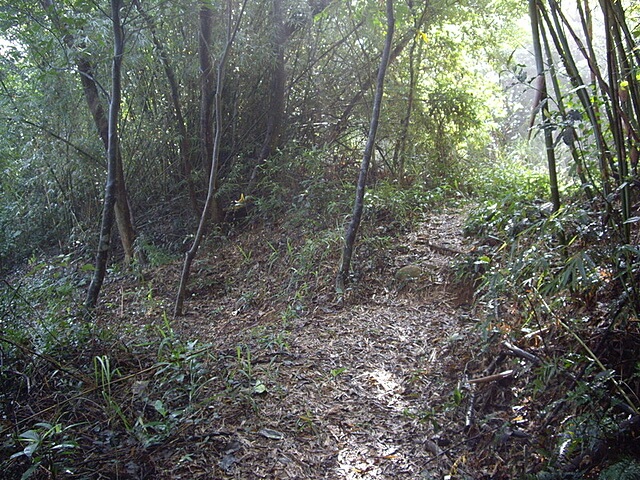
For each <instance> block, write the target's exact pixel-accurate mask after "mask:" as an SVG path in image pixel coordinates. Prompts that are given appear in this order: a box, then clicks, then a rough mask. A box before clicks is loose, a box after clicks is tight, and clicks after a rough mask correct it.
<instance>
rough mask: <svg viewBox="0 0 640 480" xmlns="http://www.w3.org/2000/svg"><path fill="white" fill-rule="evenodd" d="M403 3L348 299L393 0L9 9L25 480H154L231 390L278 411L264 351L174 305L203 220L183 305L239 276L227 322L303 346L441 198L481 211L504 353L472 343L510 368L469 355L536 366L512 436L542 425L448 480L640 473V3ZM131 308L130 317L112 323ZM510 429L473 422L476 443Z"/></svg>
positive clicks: (9, 464) (5, 145)
mask: <svg viewBox="0 0 640 480" xmlns="http://www.w3.org/2000/svg"><path fill="white" fill-rule="evenodd" d="M388 5H391V6H392V7H393V13H394V17H395V22H394V24H395V30H394V35H393V38H392V44H391V47H390V51H389V61H388V64H387V70H386V77H385V78H384V96H383V97H382V104H381V116H380V122H379V126H378V129H377V135H376V136H375V142H374V143H373V144H372V145H373V148H372V152H371V153H372V158H371V163H370V165H369V169H368V172H367V175H366V178H367V190H366V195H365V197H364V216H363V219H362V222H363V224H362V230H361V232H360V234H359V235H360V237H359V240H358V243H357V247H356V253H355V257H354V265H353V271H352V273H351V275H350V276H349V277H348V278H347V284H346V287H347V288H346V290H345V291H344V292H339V295H338V296H339V297H340V298H339V300H340V301H335V302H334V300H335V295H336V292H335V291H334V289H333V282H334V279H335V274H336V269H337V268H338V263H339V259H340V250H341V247H342V237H343V234H344V226H345V224H346V220H347V219H348V218H349V214H350V213H351V208H352V203H353V196H354V193H355V191H356V187H355V182H356V179H357V177H358V172H359V168H360V161H361V159H362V156H363V151H364V150H365V146H366V145H367V140H368V135H369V128H370V120H371V111H372V107H373V105H372V104H373V99H374V92H375V91H376V79H377V78H378V71H379V70H378V69H379V68H380V65H381V62H380V60H381V56H382V53H383V46H384V39H385V33H387V20H388V16H385V9H384V7H383V5H381V2H376V1H368V0H362V1H358V2H341V1H333V2H331V1H328V0H308V1H303V0H269V1H267V0H260V1H254V2H249V1H246V0H245V1H242V0H226V1H220V2H210V1H208V0H198V1H195V0H194V1H188V0H186V1H177V2H164V1H156V0H131V1H128V0H127V1H120V0H112V2H111V3H110V4H109V5H107V3H104V4H101V3H99V2H98V3H95V2H88V1H84V0H74V1H52V0H42V1H40V2H36V3H34V2H26V1H18V2H14V1H12V2H8V1H0V27H1V29H0V31H2V32H4V33H3V34H2V35H1V36H0V51H1V52H2V56H1V57H0V138H2V142H0V167H1V169H2V173H3V175H2V177H1V178H0V182H1V184H2V197H1V198H0V273H1V274H2V275H3V276H4V278H3V284H2V291H1V296H0V412H1V415H2V416H1V418H0V435H1V440H2V443H1V444H0V461H2V465H3V470H4V471H5V472H7V475H9V477H7V478H30V477H31V478H65V477H66V476H67V475H71V473H70V472H76V473H78V472H79V474H80V475H84V476H90V475H91V473H90V472H91V470H90V466H89V465H88V464H87V461H85V460H83V458H82V453H81V452H84V453H85V456H86V455H87V454H88V452H93V453H92V455H95V457H94V458H95V459H96V462H98V463H99V465H101V467H100V469H96V471H98V470H99V471H100V472H102V473H101V474H103V475H106V476H109V475H112V476H113V478H153V472H146V471H144V465H145V462H144V461H142V460H140V458H142V457H144V455H147V453H145V452H147V451H148V450H149V449H152V448H154V447H156V446H158V445H160V446H165V447H166V448H170V445H171V442H172V439H174V438H175V437H176V435H178V434H182V433H184V432H185V431H186V430H187V429H189V428H194V425H196V426H197V425H201V424H204V423H205V422H206V421H208V420H205V412H206V411H207V405H208V404H209V403H211V402H212V399H214V398H215V400H216V401H220V402H221V403H222V404H225V405H231V404H233V405H239V406H240V407H242V408H249V409H255V410H259V406H258V405H257V404H256V402H255V401H254V400H252V397H253V396H254V395H260V394H263V393H264V392H265V388H266V387H265V386H264V385H263V384H262V383H261V382H260V381H259V380H256V376H255V374H254V371H253V369H254V365H253V363H252V358H251V350H250V349H249V347H248V346H246V345H242V344H237V345H236V344H234V343H233V342H234V340H233V338H234V337H233V335H231V334H229V340H228V342H229V348H230V351H231V353H229V352H228V351H227V352H222V351H218V350H216V348H217V347H216V348H214V347H212V346H211V345H206V344H204V345H203V344H201V343H199V342H200V341H202V338H200V339H199V341H196V340H195V338H191V337H189V335H188V331H189V330H188V328H185V329H184V331H185V332H187V333H176V331H177V330H180V331H182V330H183V329H179V328H177V327H176V326H175V325H177V324H176V323H175V320H171V317H172V314H173V312H174V307H173V306H172V305H169V304H167V303H166V302H164V301H161V300H159V298H158V297H159V294H158V289H160V290H163V289H165V290H169V291H170V293H169V295H170V296H172V298H174V296H175V295H176V294H177V293H178V283H177V279H178V277H179V276H178V275H177V274H176V272H175V269H177V268H179V267H178V265H179V264H180V259H181V255H183V254H184V253H185V252H187V251H189V252H192V253H193V254H194V257H193V258H191V259H189V257H187V259H188V261H187V262H185V268H186V267H187V264H189V265H188V266H189V267H190V262H191V260H194V259H196V258H198V257H196V253H197V252H198V246H199V244H200V238H199V234H200V233H203V234H204V236H203V245H204V248H203V250H205V252H201V255H204V258H205V260H203V261H202V262H201V263H200V264H198V265H197V268H194V271H193V272H191V276H190V277H189V276H186V277H185V276H184V274H183V279H184V278H187V279H188V280H189V282H188V285H187V289H186V290H185V291H186V292H187V293H188V295H187V296H186V298H183V299H182V300H184V302H185V307H186V308H187V309H189V308H190V304H189V302H190V301H195V299H196V298H197V297H198V296H199V295H202V294H203V293H202V292H206V291H210V290H211V289H212V288H214V287H215V288H219V289H221V290H223V291H225V292H230V291H232V290H234V289H235V291H236V292H237V291H238V290H241V292H242V293H241V295H240V299H239V300H238V301H237V302H239V303H237V305H236V306H235V308H234V312H237V311H241V310H242V309H243V308H245V306H246V305H254V306H258V305H259V306H260V308H261V309H262V310H264V311H269V312H276V313H275V314H274V315H275V318H276V319H277V320H276V322H275V324H274V325H275V326H273V325H271V326H270V327H269V329H271V328H273V330H269V329H268V330H267V331H261V333H260V335H258V336H257V337H258V338H259V340H258V343H261V345H262V347H264V348H269V349H275V348H277V349H278V352H280V351H284V350H286V347H287V337H288V335H289V334H290V332H289V331H288V325H289V322H290V321H291V320H292V319H293V318H301V317H303V316H304V315H305V313H306V312H307V311H308V307H309V305H310V304H311V303H312V302H313V303H314V304H315V303H326V304H327V305H331V306H332V307H331V308H344V309H348V308H349V306H350V305H358V304H362V303H365V304H366V303H367V301H368V299H370V298H374V296H375V295H374V294H373V293H372V292H374V291H375V292H381V291H385V288H386V286H384V285H383V283H376V282H377V281H376V280H373V278H374V276H375V275H379V274H380V273H381V272H382V271H384V269H385V268H386V266H388V265H389V264H390V263H391V264H392V262H390V260H389V255H390V254H386V253H385V252H397V251H396V250H394V248H395V246H396V245H397V244H398V243H401V242H402V241H403V238H405V236H406V235H407V234H408V233H409V232H411V231H412V230H413V229H415V228H416V226H417V225H418V224H419V223H420V222H423V221H424V220H425V218H429V217H430V216H432V215H433V213H434V212H441V211H444V212H450V213H451V215H452V216H453V215H455V214H459V213H460V212H461V211H465V212H470V213H468V215H467V218H466V226H465V234H466V235H467V236H468V237H469V238H468V240H467V241H468V245H469V246H470V247H469V248H468V249H467V250H465V251H464V252H458V253H459V254H458V255H457V257H456V261H455V265H454V266H453V267H452V268H454V270H455V277H456V282H458V283H457V284H458V285H459V286H460V288H462V286H463V285H467V286H468V285H471V286H472V287H473V289H474V290H475V303H474V306H473V309H472V315H473V316H475V317H476V318H477V319H478V322H477V329H476V333H477V335H478V338H481V339H482V341H481V342H480V344H479V345H474V346H469V348H472V347H473V348H475V349H477V358H484V359H485V360H486V359H487V358H489V359H492V360H493V361H490V362H479V363H478V362H476V363H477V365H476V367H477V372H476V373H481V372H483V373H484V374H485V376H486V377H490V376H492V375H494V374H500V373H499V372H500V370H503V368H504V369H506V365H505V364H507V363H508V360H506V357H507V356H508V355H515V357H516V358H517V359H518V360H517V361H516V362H519V363H517V366H518V368H519V373H518V377H517V383H516V384H515V385H514V386H513V387H512V388H506V389H503V390H502V392H501V394H500V395H502V396H501V397H500V402H502V403H504V404H505V405H510V406H512V407H513V411H512V415H511V418H510V419H508V421H506V422H505V423H504V424H501V425H503V426H504V425H506V424H508V426H509V428H508V431H509V434H508V435H507V436H513V435H515V434H514V432H520V433H522V435H525V434H526V435H528V437H527V438H528V442H529V443H528V444H527V448H524V449H523V450H518V452H515V451H514V450H510V451H509V452H508V453H510V454H512V455H514V462H513V465H514V466H513V469H512V470H509V469H507V468H506V467H503V471H499V472H495V471H494V472H493V473H490V470H491V469H490V468H489V460H486V461H485V459H487V458H488V456H489V454H488V453H487V452H490V451H493V450H492V449H494V448H495V449H496V451H498V450H499V449H500V448H502V443H500V442H499V441H498V440H496V444H490V443H483V444H482V449H483V450H482V451H481V452H479V453H478V460H477V461H476V462H475V464H476V465H477V470H476V472H475V475H478V476H476V477H474V476H473V475H474V473H466V474H465V473H464V472H463V471H462V470H460V471H458V470H456V469H455V468H453V467H452V468H451V470H450V474H451V475H452V476H451V477H450V478H480V475H481V473H480V472H483V473H482V475H485V476H484V477H482V478H516V477H517V476H522V477H525V476H526V475H528V476H529V477H530V478H582V476H591V478H597V477H598V476H600V478H638V476H639V475H640V474H639V472H640V461H638V458H639V456H640V451H638V446H637V445H635V443H634V440H635V439H637V436H638V434H639V433H640V414H639V411H638V409H639V408H640V397H639V396H640V362H639V361H638V357H637V345H638V339H639V335H640V332H639V331H638V309H639V308H640V291H639V290H638V280H639V277H640V250H639V249H638V226H637V225H638V221H639V220H640V213H639V212H638V186H639V185H640V183H639V180H638V172H637V164H638V155H639V154H638V148H639V147H638V144H640V122H639V120H640V70H639V69H640V57H639V56H638V48H637V44H638V35H639V34H640V27H639V25H638V21H639V20H640V11H639V10H638V8H637V6H636V5H635V4H634V3H633V2H600V3H599V4H598V5H591V4H590V3H589V2H587V1H586V0H577V1H576V2H564V3H563V5H562V6H560V5H558V4H557V3H556V2H555V1H551V0H550V1H548V2H546V1H542V0H540V1H535V0H531V1H530V2H529V9H528V10H527V9H526V5H523V4H522V2H517V1H511V0H499V1H488V0H486V1H485V0H479V1H471V0H469V1H466V0H465V1H459V2H451V1H446V0H424V1H422V2H417V1H411V0H407V1H404V0H395V2H391V1H390V0H389V2H388ZM523 25H526V28H524V27H523ZM532 33H533V35H532ZM369 140H371V138H369ZM112 225H113V227H114V228H112ZM196 232H198V234H196ZM112 239H114V240H115V239H117V241H113V242H112ZM254 252H255V253H254ZM199 255H200V254H199ZM254 255H255V257H254ZM254 261H255V262H256V263H255V264H256V265H258V264H259V265H261V268H264V269H265V270H264V271H263V270H260V272H262V273H261V274H260V275H258V274H257V273H256V272H255V271H253V265H254V263H253V262H254ZM216 268H227V270H225V271H216ZM265 272H266V273H265ZM266 274H268V275H269V278H271V281H272V282H273V284H269V281H267V280H265V278H264V275H266ZM160 276H164V278H166V279H167V281H169V280H170V281H171V282H174V281H175V282H176V284H175V285H168V284H167V285H162V282H161V281H160V282H159V281H158V278H159V277H160ZM231 277H233V278H231ZM239 277H242V280H240V279H239ZM105 279H106V280H105ZM103 280H104V281H106V284H104V285H103ZM374 284H375V287H374V286H373V285H374ZM159 285H160V286H159ZM376 289H378V290H376ZM87 290H88V291H89V294H88V295H87ZM183 293H184V292H183ZM165 294H166V291H165ZM164 296H165V297H166V295H164ZM240 300H241V301H240ZM129 305H135V308H136V309H138V310H137V312H138V317H139V319H138V320H137V321H134V322H132V323H127V322H124V321H122V322H120V323H118V322H115V321H108V318H109V316H110V315H112V314H113V312H121V313H122V314H123V315H124V312H125V310H127V311H128V309H129ZM194 308H195V307H194ZM220 308H222V307H220ZM175 312H176V313H178V314H182V305H181V306H180V308H175ZM150 316H153V318H154V319H155V321H154V322H151V321H150V322H149V325H148V326H146V327H145V326H141V325H143V324H144V323H145V321H144V319H145V317H150ZM123 318H124V316H121V318H120V320H122V319H123ZM127 318H128V319H129V320H130V318H129V317H127ZM140 319H142V320H140ZM187 321H188V320H187ZM362 335H363V336H366V335H367V328H366V326H363V330H362ZM265 345H267V346H268V347H267V346H265ZM505 345H506V347H505ZM505 348H506V349H507V351H508V353H507V354H505ZM512 360H513V359H511V361H512ZM225 362H226V363H225ZM222 363H225V365H229V364H232V365H233V366H232V367H228V368H227V370H225V371H224V372H221V371H220V370H219V369H221V368H222V367H221V364H222ZM470 363H471V362H470ZM485 363H486V368H484V367H483V368H482V369H480V368H479V366H478V365H480V364H482V365H485ZM512 363H513V361H512ZM511 370H513V369H511ZM212 372H214V373H212ZM341 373H342V372H340V371H338V370H336V371H332V373H331V375H332V376H333V377H334V378H335V377H337V376H339V375H340V374H341ZM502 373H504V372H502ZM505 375H506V374H505ZM478 376H480V375H478ZM213 378H224V379H225V384H224V389H223V391H222V392H220V391H219V390H217V389H216V387H215V386H214V385H213V383H214V381H213ZM240 378H242V379H243V380H242V381H241V380H239V379H240ZM505 378H506V379H507V381H508V379H509V378H510V377H509V375H506V376H505ZM514 381H515V380H514ZM125 385H126V388H128V389H129V390H127V392H124V391H123V389H124V388H125V387H124V386H125ZM247 389H249V391H247ZM131 392H133V393H131ZM505 392H507V393H505ZM494 393H495V392H494ZM127 395H128V396H127ZM132 395H133V396H132ZM480 396H481V395H480V394H479V393H477V392H476V390H474V389H473V388H472V387H471V386H469V384H468V383H465V382H462V383H461V384H460V386H459V387H455V389H454V390H453V394H452V401H451V403H449V404H447V405H446V406H445V405H441V406H439V407H434V408H436V410H437V412H436V413H431V414H430V415H432V416H433V418H432V416H429V418H427V417H426V416H425V421H430V420H429V419H431V421H433V422H434V424H435V423H436V421H435V420H434V418H436V417H437V416H438V415H440V414H442V415H445V413H446V415H449V413H450V412H451V411H452V410H456V409H458V410H459V411H460V412H463V411H467V412H472V411H473V410H474V409H477V411H478V412H480V410H481V407H480V406H478V405H479V404H480V402H479V398H480ZM484 400H486V402H489V400H487V399H486V398H484ZM491 401H492V402H497V401H498V400H496V399H495V398H493V399H492V400H491ZM498 403H499V402H498ZM240 407H238V408H240ZM438 409H440V410H438ZM207 418H209V417H207ZM494 420H495V419H491V418H488V417H484V418H483V420H482V421H480V420H478V423H477V424H476V425H474V424H473V422H470V424H469V425H468V427H469V430H468V431H465V432H464V434H465V435H467V440H465V441H468V442H473V441H475V440H477V438H479V437H480V434H477V435H475V432H476V431H478V432H481V433H482V434H483V435H484V434H485V433H486V430H485V427H486V428H488V426H491V425H492V422H493V421H494ZM483 421H484V422H485V423H482V422H483ZM199 422H200V423H199ZM222 423H224V422H222ZM525 424H526V425H527V428H525V427H521V426H522V425H525ZM549 424H551V425H553V426H554V427H553V430H550V429H548V428H547V425H549ZM476 429H477V430H476ZM527 429H528V430H527ZM506 430H507V428H506V427H504V429H503V430H502V431H501V432H502V433H501V435H503V437H504V435H506V434H505V433H504V432H505V431H506ZM211 435H214V436H215V435H218V434H211ZM269 435H271V436H272V437H277V435H278V432H273V431H266V433H265V432H263V436H266V437H267V438H268V437H269ZM91 437H93V438H91ZM503 437H500V438H503ZM89 438H91V441H92V442H93V443H91V442H90V441H89ZM496 438H498V437H497V436H496ZM194 441H196V440H194ZM98 444H99V445H98ZM89 445H90V446H89ZM453 448H454V447H451V449H453ZM110 449H113V450H110ZM127 449H129V451H131V452H135V455H134V454H133V453H132V458H126V456H125V454H124V453H123V452H125V451H126V450H127ZM96 451H97V452H99V453H97V454H96V453H95V452H96ZM113 451H117V452H118V454H117V458H111V459H110V458H109V455H111V454H112V452H113ZM523 451H524V452H525V453H523ZM503 453H504V452H503ZM434 455H440V453H437V452H436V453H434ZM516 456H517V458H516ZM134 457H135V458H134ZM225 458H226V457H225ZM479 459H483V460H479ZM222 462H224V459H223V460H222ZM483 462H484V463H483ZM457 463H458V462H456V463H455V464H454V465H457ZM506 463H508V462H506ZM516 465H517V466H516ZM228 466H229V465H228ZM229 467H230V466H229ZM94 468H95V465H94ZM223 470H224V471H226V472H227V473H229V472H231V471H232V469H231V468H229V469H227V468H223ZM227 470H228V471H227ZM105 472H110V473H105ZM487 472H489V473H487ZM156 473H157V472H156ZM414 473H416V472H414ZM229 475H230V476H231V473H229ZM456 475H457V476H456ZM465 475H467V476H465ZM625 475H626V476H625ZM95 478H100V477H99V476H96V477H95ZM203 478H205V477H203ZM319 478H320V477H319ZM363 478H365V477H363Z"/></svg>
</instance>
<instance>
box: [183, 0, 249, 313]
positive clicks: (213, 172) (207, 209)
mask: <svg viewBox="0 0 640 480" xmlns="http://www.w3.org/2000/svg"><path fill="white" fill-rule="evenodd" d="M247 1H248V0H244V2H243V4H242V6H241V8H240V11H239V13H238V18H237V20H236V23H235V25H232V12H233V8H232V3H231V2H232V0H228V1H227V22H228V23H227V43H226V45H225V47H224V50H223V52H222V57H221V58H220V60H219V62H218V68H217V75H216V90H215V95H214V101H215V114H216V122H215V136H214V142H213V147H212V154H211V165H210V167H209V172H210V174H209V188H208V190H207V199H206V201H205V203H204V208H203V209H202V214H201V215H200V223H199V224H198V230H197V232H196V235H195V237H194V239H193V243H192V245H191V248H190V249H189V251H188V252H187V253H186V254H185V258H184V264H183V266H182V274H181V275H180V285H179V287H178V295H177V297H176V303H175V306H174V310H173V315H174V317H178V316H181V315H182V311H183V306H184V297H185V295H186V291H187V283H188V282H189V274H190V272H191V264H192V263H193V260H194V259H195V257H196V254H197V253H198V249H199V248H200V243H201V242H202V239H203V237H204V233H205V230H206V226H207V224H208V222H209V218H210V213H211V209H212V208H214V207H215V195H216V192H217V174H218V163H219V161H218V160H219V159H218V157H219V152H220V139H221V137H222V87H223V83H224V69H225V66H226V63H227V57H228V55H229V51H230V50H231V46H232V45H233V42H234V40H235V37H236V34H237V33H238V29H239V28H240V21H241V20H242V16H243V15H244V9H245V6H246V3H247Z"/></svg>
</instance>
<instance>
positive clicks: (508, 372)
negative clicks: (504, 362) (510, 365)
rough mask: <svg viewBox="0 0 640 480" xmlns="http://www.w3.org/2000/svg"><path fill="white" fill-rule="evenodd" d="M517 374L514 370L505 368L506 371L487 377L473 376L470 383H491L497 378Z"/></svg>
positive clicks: (501, 378) (500, 378)
mask: <svg viewBox="0 0 640 480" xmlns="http://www.w3.org/2000/svg"><path fill="white" fill-rule="evenodd" d="M514 374H515V371H514V370H505V371H504V372H500V373H496V374H495V375H488V376H486V377H480V378H473V379H471V380H469V383H489V382H495V381H497V380H503V379H505V378H510V377H513V376H514Z"/></svg>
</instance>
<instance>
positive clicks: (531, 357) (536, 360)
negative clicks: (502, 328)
mask: <svg viewBox="0 0 640 480" xmlns="http://www.w3.org/2000/svg"><path fill="white" fill-rule="evenodd" d="M502 345H503V346H504V347H505V348H506V349H507V350H509V352H511V354H512V355H515V356H516V357H520V358H524V359H525V360H529V361H530V362H532V363H535V364H536V365H540V363H542V361H541V360H540V359H539V358H538V357H537V356H535V355H534V354H533V353H529V352H527V351H525V350H523V349H521V348H519V347H516V346H515V345H512V344H510V343H509V342H503V343H502Z"/></svg>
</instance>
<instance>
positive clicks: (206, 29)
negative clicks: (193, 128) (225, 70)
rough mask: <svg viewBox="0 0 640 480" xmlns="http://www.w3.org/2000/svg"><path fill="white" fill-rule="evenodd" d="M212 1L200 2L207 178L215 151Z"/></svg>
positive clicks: (203, 153)
mask: <svg viewBox="0 0 640 480" xmlns="http://www.w3.org/2000/svg"><path fill="white" fill-rule="evenodd" d="M211 9H212V6H211V3H210V2H208V1H207V0H201V2H200V35H199V37H198V58H199V60H200V158H201V162H202V167H203V168H204V171H205V173H206V178H209V177H210V176H211V170H210V169H211V156H212V153H213V125H212V122H213V114H212V113H213V112H212V111H213V101H214V98H213V97H214V80H215V79H214V74H215V71H214V67H213V63H212V61H211V51H210V48H211V39H212V23H213V12H212V11H211Z"/></svg>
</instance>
